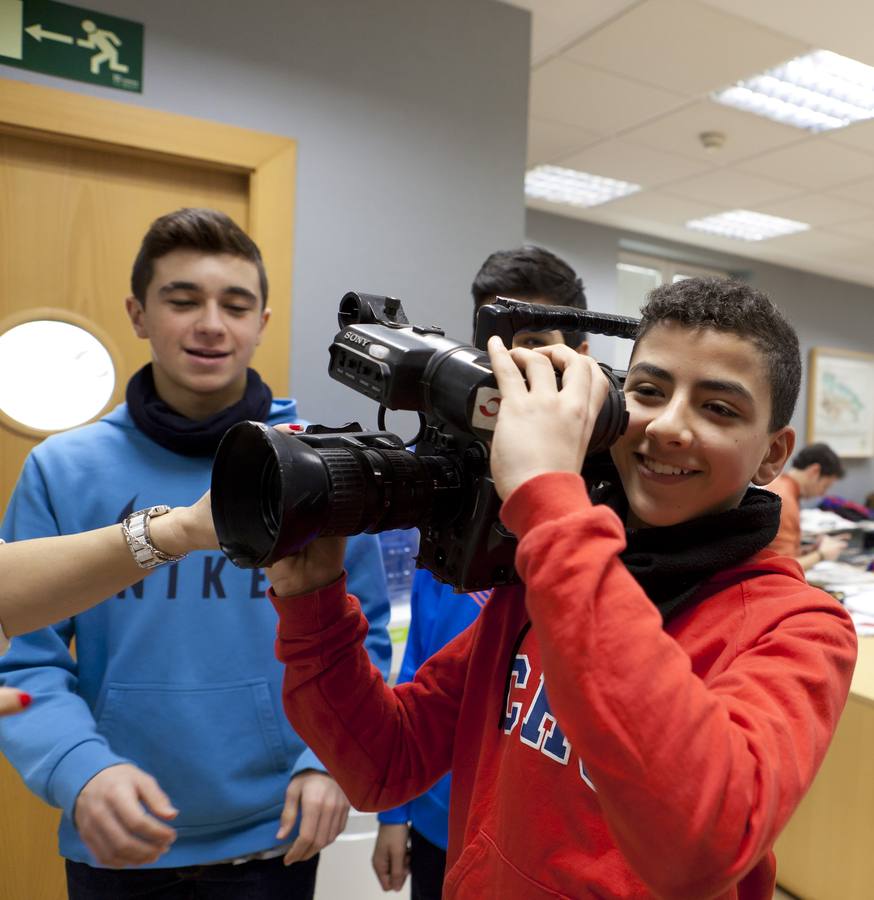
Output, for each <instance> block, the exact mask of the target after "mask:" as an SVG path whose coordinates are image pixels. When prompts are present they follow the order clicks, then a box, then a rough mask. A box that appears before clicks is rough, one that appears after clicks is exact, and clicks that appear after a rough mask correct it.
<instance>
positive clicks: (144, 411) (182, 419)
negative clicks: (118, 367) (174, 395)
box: [125, 363, 273, 456]
mask: <svg viewBox="0 0 874 900" xmlns="http://www.w3.org/2000/svg"><path fill="white" fill-rule="evenodd" d="M125 399H126V400H127V408H128V412H130V416H131V418H132V419H133V420H134V423H135V424H136V426H137V428H139V429H140V431H142V432H143V433H144V434H145V435H147V436H148V437H150V438H151V439H152V440H153V441H154V442H155V443H156V444H160V446H162V447H164V448H166V449H167V450H172V451H173V453H179V454H181V455H182V456H214V455H215V451H216V450H217V449H218V445H219V441H220V440H221V439H222V436H223V435H224V433H225V432H226V431H227V430H228V429H229V428H230V427H231V426H232V425H236V424H237V423H238V422H245V421H246V420H252V421H254V422H263V421H264V420H265V419H266V418H267V415H268V413H269V412H270V404H271V402H272V401H273V394H272V393H271V392H270V388H269V387H267V385H266V384H264V382H263V381H262V380H261V376H260V375H259V374H258V373H257V372H256V371H255V370H254V369H247V370H246V392H245V393H244V394H243V398H242V400H240V401H239V402H238V403H235V404H234V405H233V406H228V407H226V408H225V409H223V410H222V411H221V412H217V413H216V414H215V415H214V416H210V417H209V418H208V419H202V420H201V421H199V422H195V421H194V420H193V419H189V418H187V417H186V416H183V415H182V414H181V413H178V412H176V410H174V409H172V408H171V407H169V406H168V405H167V404H166V403H165V402H164V401H163V400H162V399H161V398H160V397H159V396H158V392H157V391H156V390H155V378H154V376H153V374H152V364H151V363H148V364H147V365H145V366H143V368H142V369H140V370H139V372H136V373H135V374H134V376H133V377H132V378H131V380H130V381H129V382H128V383H127V393H126V397H125Z"/></svg>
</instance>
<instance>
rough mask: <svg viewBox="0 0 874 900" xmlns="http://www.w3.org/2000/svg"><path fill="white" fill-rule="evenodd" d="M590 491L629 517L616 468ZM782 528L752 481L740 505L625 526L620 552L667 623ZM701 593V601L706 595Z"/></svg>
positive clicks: (771, 501)
mask: <svg viewBox="0 0 874 900" xmlns="http://www.w3.org/2000/svg"><path fill="white" fill-rule="evenodd" d="M614 473H615V470H614ZM590 496H591V499H592V502H593V503H596V504H599V503H602V504H604V505H605V506H609V507H610V508H611V509H612V510H613V511H614V512H615V513H616V514H617V515H618V516H619V518H620V519H621V520H622V521H623V522H624V521H626V519H627V516H628V500H627V498H626V496H625V491H623V489H622V486H621V484H620V482H619V476H618V473H615V474H614V476H613V478H612V480H609V481H602V482H601V483H599V484H597V485H596V486H595V488H594V489H593V490H591V491H590ZM779 528H780V498H779V497H778V496H777V495H776V494H772V493H771V492H770V491H763V490H760V489H758V488H753V487H751V488H749V489H748V490H747V492H746V493H745V494H744V496H743V498H742V499H741V502H740V504H739V505H738V506H736V507H735V508H734V509H728V510H725V512H720V513H714V514H712V515H709V516H701V517H700V518H698V519H691V520H689V521H688V522H680V523H679V524H678V525H667V526H665V527H663V528H638V529H634V530H632V529H629V528H626V529H625V538H626V542H627V546H626V548H625V549H624V550H623V551H622V552H621V553H620V554H619V558H620V559H621V560H622V562H623V563H625V567H626V568H627V569H628V571H629V572H630V573H631V575H632V577H633V578H634V580H635V581H636V582H637V583H638V584H639V585H640V586H641V587H642V588H643V590H644V591H645V592H646V595H647V596H648V597H649V599H650V600H651V601H652V602H653V603H654V604H655V606H656V608H657V609H658V611H659V612H660V613H661V616H662V622H663V623H667V622H668V621H669V620H670V619H672V618H673V617H674V616H676V615H677V614H678V613H680V612H682V611H683V610H685V609H687V608H688V607H689V605H690V603H691V602H692V600H694V599H695V592H696V591H697V590H698V588H699V587H700V585H701V584H702V583H703V582H704V581H706V580H707V579H708V578H710V577H712V576H713V575H716V574H717V573H718V572H722V571H724V570H725V569H730V568H731V567H732V566H735V565H737V564H739V563H742V562H743V561H744V560H746V559H749V558H750V557H751V556H753V555H754V554H756V553H758V552H759V551H760V550H764V549H765V547H767V546H768V544H770V543H771V541H773V540H774V538H775V537H776V536H777V531H778V529H779ZM698 599H699V602H700V601H703V600H704V599H706V598H704V597H700V598H698ZM530 628H531V622H530V621H528V622H526V623H525V625H523V626H522V630H521V631H520V632H519V635H518V637H517V638H516V642H515V644H514V646H513V649H512V651H511V653H510V664H509V667H508V670H507V677H506V681H505V684H504V706H503V707H502V709H501V718H500V721H499V727H500V728H503V720H504V716H503V711H504V709H505V708H506V700H507V697H508V696H509V691H510V679H511V676H512V672H513V662H514V660H515V659H516V654H517V653H518V652H519V648H520V647H521V646H522V641H523V640H524V639H525V635H526V634H527V633H528V631H529V629H530Z"/></svg>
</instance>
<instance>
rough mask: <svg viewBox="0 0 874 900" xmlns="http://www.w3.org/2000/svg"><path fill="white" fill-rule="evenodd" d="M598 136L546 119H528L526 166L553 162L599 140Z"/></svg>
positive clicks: (587, 130)
mask: <svg viewBox="0 0 874 900" xmlns="http://www.w3.org/2000/svg"><path fill="white" fill-rule="evenodd" d="M600 139H601V138H600V136H599V135H598V134H597V133H595V132H594V131H590V130H589V129H588V128H580V127H579V126H576V125H564V124H563V123H561V122H549V121H548V120H546V119H535V118H534V117H533V116H530V117H529V119H528V164H529V165H536V164H537V163H547V162H554V161H555V160H557V159H560V158H561V157H563V156H567V155H568V154H569V153H573V152H575V151H578V150H582V149H583V148H584V147H587V146H589V145H590V144H593V143H594V142H595V141H597V140H600Z"/></svg>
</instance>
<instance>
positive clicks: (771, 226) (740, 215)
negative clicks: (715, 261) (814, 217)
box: [686, 209, 810, 241]
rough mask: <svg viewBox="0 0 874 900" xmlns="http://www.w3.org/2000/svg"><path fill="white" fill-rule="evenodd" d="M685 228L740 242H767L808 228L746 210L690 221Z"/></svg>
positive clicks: (802, 223) (800, 223) (807, 226)
mask: <svg viewBox="0 0 874 900" xmlns="http://www.w3.org/2000/svg"><path fill="white" fill-rule="evenodd" d="M686 228H691V229H692V230H693V231H706V232H707V233H708V234H718V235H719V236H720V237H727V238H736V239H737V240H740V241H767V240H768V239H769V238H775V237H779V236H780V235H783V234H795V233H796V232H798V231H807V230H808V229H809V228H810V226H809V225H807V224H806V223H804V222H795V221H794V220H792V219H781V218H780V217H779V216H766V215H765V214H764V213H757V212H751V211H750V210H748V209H733V210H731V211H730V212H724V213H720V214H719V215H718V216H706V217H705V218H703V219H692V220H691V221H689V222H686Z"/></svg>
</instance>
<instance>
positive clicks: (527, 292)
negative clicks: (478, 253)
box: [372, 245, 589, 900]
mask: <svg viewBox="0 0 874 900" xmlns="http://www.w3.org/2000/svg"><path fill="white" fill-rule="evenodd" d="M470 291H471V294H472V296H473V303H474V328H476V313H477V312H478V311H479V308H480V307H481V306H483V305H484V304H486V303H493V302H494V300H495V298H496V297H509V298H511V299H513V300H527V301H528V302H529V303H542V304H545V305H549V306H571V307H574V308H576V309H586V308H587V305H586V294H585V291H584V290H583V283H582V281H581V280H580V279H579V278H577V274H576V272H574V270H573V269H572V268H571V267H570V266H569V265H568V264H567V263H566V262H565V261H564V260H563V259H560V258H559V257H557V256H556V255H555V254H553V253H550V252H549V251H548V250H545V249H543V248H542V247H535V246H530V245H529V246H524V247H519V248H518V249H516V250H499V251H496V252H495V253H492V254H491V255H490V256H489V257H488V258H487V259H486V261H485V262H484V263H483V264H482V266H481V267H480V270H479V271H478V272H477V274H476V277H475V278H474V280H473V284H472V285H471V289H470ZM552 344H566V345H567V346H568V347H571V348H573V349H575V350H576V351H577V352H578V353H586V352H587V351H588V346H589V345H588V342H587V340H586V335H585V333H584V332H581V331H573V332H566V333H565V332H561V331H556V330H553V331H520V332H517V333H516V334H515V335H514V337H513V346H514V347H530V348H534V347H548V346H550V345H552ZM490 593H491V592H490V591H489V590H483V591H476V592H474V593H472V594H456V593H455V592H454V591H453V590H452V588H451V587H450V586H449V585H447V584H443V583H442V582H440V581H437V579H436V578H434V576H433V575H432V574H431V573H430V572H429V571H428V570H427V569H417V570H416V574H415V576H414V579H413V588H412V592H411V596H410V630H409V634H408V636H407V645H406V648H405V650H404V659H403V662H402V663H401V668H400V672H399V674H398V682H399V683H401V682H405V681H412V680H413V677H414V675H415V674H416V671H417V670H418V668H419V666H421V665H422V663H424V662H425V660H426V659H428V658H429V657H430V656H433V654H434V653H436V652H437V651H438V650H439V649H440V648H441V647H443V646H444V645H445V644H448V643H449V641H451V640H452V639H453V638H454V637H455V636H456V635H457V634H460V633H461V632H462V631H464V629H465V628H467V626H468V625H470V623H471V622H473V620H474V619H475V618H476V617H477V615H479V612H480V610H481V609H482V608H483V607H484V606H485V604H486V602H487V601H488V598H489V594H490ZM450 785H451V777H450V776H449V775H445V776H444V777H443V778H441V779H440V781H438V782H437V784H435V785H434V786H433V787H432V788H431V789H430V790H428V791H427V792H426V793H424V794H423V795H422V796H421V797H416V798H415V799H414V800H412V801H411V802H410V803H406V804H404V805H403V806H400V807H397V808H396V809H391V810H386V811H385V812H381V813H380V814H379V817H378V818H379V822H380V825H379V832H378V833H377V837H376V844H375V846H374V849H373V857H372V863H373V869H374V872H376V877H377V878H378V879H379V883H380V884H381V885H382V888H383V890H385V891H388V890H394V891H399V890H401V888H402V887H403V885H404V882H405V881H406V878H407V875H408V874H410V875H411V895H410V896H411V898H412V900H440V897H441V895H442V892H443V873H444V870H445V868H446V846H447V843H448V839H449V838H448V831H449V790H450Z"/></svg>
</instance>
